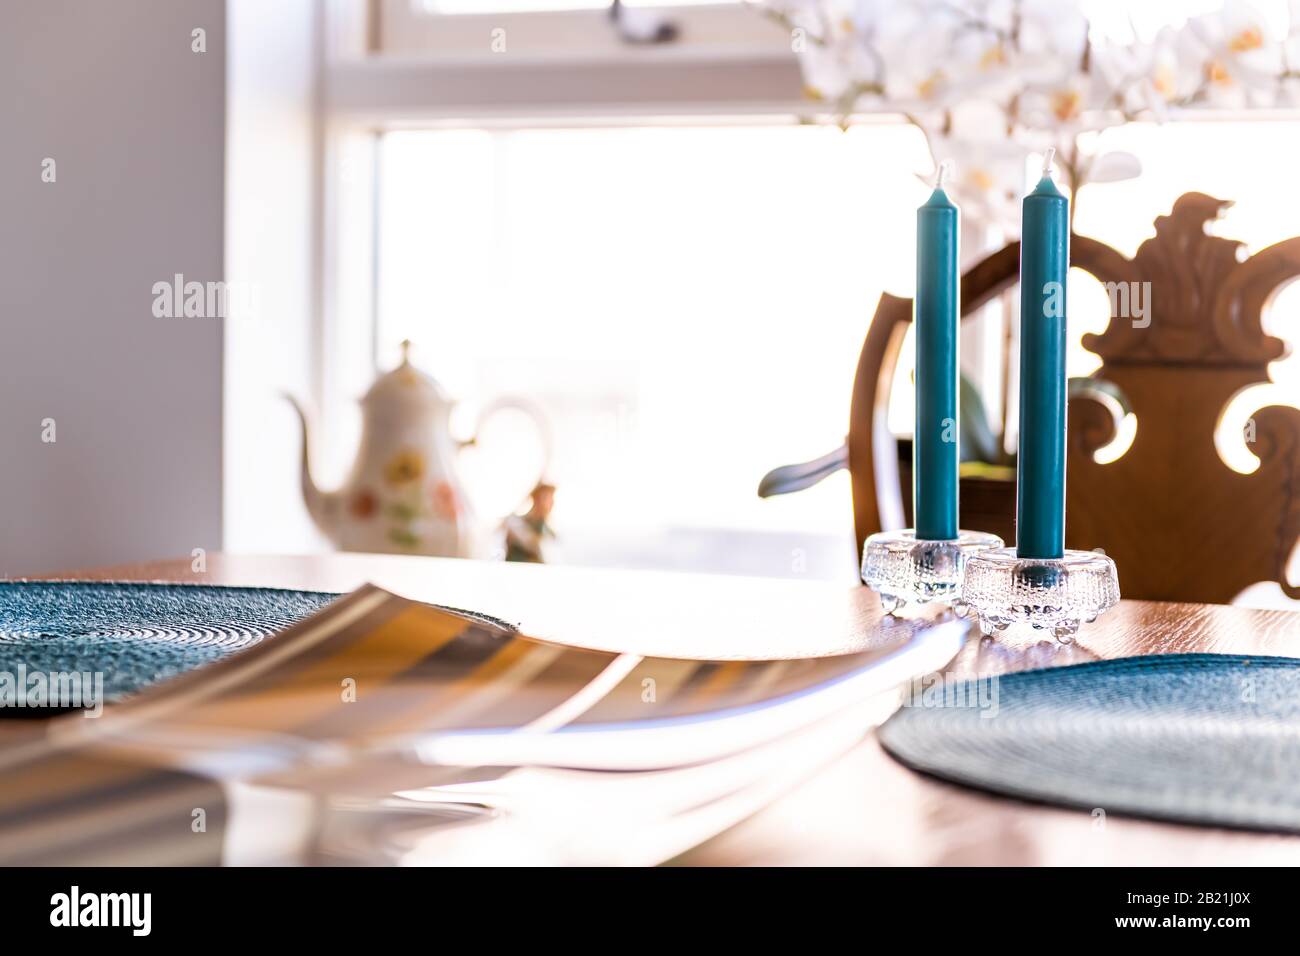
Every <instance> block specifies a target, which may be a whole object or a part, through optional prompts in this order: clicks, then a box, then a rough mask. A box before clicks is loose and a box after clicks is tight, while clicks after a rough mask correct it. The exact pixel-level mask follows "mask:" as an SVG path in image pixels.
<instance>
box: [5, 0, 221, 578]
mask: <svg viewBox="0 0 1300 956" xmlns="http://www.w3.org/2000/svg"><path fill="white" fill-rule="evenodd" d="M196 27H202V28H204V29H205V30H206V31H207V38H206V39H207V52H206V53H202V54H199V53H194V52H192V51H191V30H193V29H194V28H196ZM225 47H226V42H225V3H224V2H222V0H113V2H103V0H5V2H4V3H0V443H2V444H0V448H2V449H3V456H4V457H3V462H0V574H3V575H19V574H32V573H39V572H45V571H53V570H60V569H62V570H71V569H74V568H78V567H87V566H90V565H95V564H103V563H106V562H118V561H129V560H138V559H145V558H155V557H163V556H169V555H177V554H188V553H189V552H190V551H191V549H193V548H198V547H202V548H207V549H215V548H217V547H219V546H220V534H221V436H222V421H221V408H222V404H221V374H222V355H221V349H222V330H221V326H220V320H219V319H213V318H190V319H170V318H155V317H154V316H153V314H152V305H153V298H154V296H153V292H152V291H151V287H152V286H153V284H154V283H155V282H158V281H160V280H167V279H169V278H170V277H171V276H172V275H173V274H174V273H177V272H180V273H183V274H184V275H185V277H186V279H187V280H190V279H193V280H198V281H202V282H206V281H208V280H218V279H221V278H222V275H221V273H222V205H223V161H224V145H225V135H224V134H225V56H226V50H225ZM46 157H49V158H52V159H54V160H55V162H56V164H57V165H56V172H57V181H56V182H54V183H45V182H42V180H41V172H42V161H43V160H44V159H45V158H46ZM47 418H52V419H54V420H55V422H56V429H57V431H56V435H57V440H56V441H55V442H54V443H52V444H47V443H45V442H43V441H42V420H43V419H47Z"/></svg>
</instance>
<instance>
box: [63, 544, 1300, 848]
mask: <svg viewBox="0 0 1300 956" xmlns="http://www.w3.org/2000/svg"><path fill="white" fill-rule="evenodd" d="M59 577H63V578H73V577H75V578H85V579H100V580H119V581H180V582H195V583H207V584H225V585H244V586H262V587H284V588H301V589H307V590H325V591H350V590H352V589H353V588H355V587H358V586H359V585H361V584H364V583H366V582H370V583H374V584H377V585H379V586H381V587H384V588H387V589H388V590H390V591H393V592H395V593H397V594H401V595H403V596H406V597H410V598H414V599H417V600H422V601H430V602H434V603H438V604H446V605H451V606H454V607H461V608H467V609H472V610H475V611H480V612H483V613H486V614H491V615H494V616H496V617H499V618H503V619H505V620H507V621H510V622H511V623H513V624H517V625H519V626H520V627H521V629H522V630H523V631H524V632H525V633H527V634H530V635H532V636H535V637H539V638H546V639H549V640H554V641H560V642H564V643H569V644H577V645H582V646H586V647H593V648H601V649H605V650H612V651H626V652H632V653H638V654H644V655H664V656H684V657H700V658H774V657H797V656H808V655H826V654H839V653H845V652H849V651H854V650H861V649H866V648H870V647H879V646H883V645H887V644H891V643H894V642H896V641H900V640H904V639H906V637H907V635H908V634H909V633H910V632H911V631H912V630H913V629H915V628H916V627H917V626H919V625H920V623H922V622H921V621H919V620H896V619H893V618H888V617H885V616H883V615H882V614H881V612H880V606H879V602H878V601H877V599H876V597H875V595H874V594H872V593H871V592H870V591H868V590H867V589H866V588H863V587H844V586H841V585H837V584H829V583H826V582H818V581H801V580H780V579H767V578H745V577H736V576H722V575H704V574H679V573H672V572H645V571H618V570H611V569H589V568H574V567H542V566H535V565H522V564H501V563H488V562H477V561H459V560H453V559H442V558H418V557H398V556H387V555H357V554H329V555H312V556H276V557H272V556H244V555H222V554H212V555H208V557H207V563H206V568H205V569H204V570H201V571H195V570H194V569H193V567H192V562H191V559H189V558H181V559H176V560H168V561H159V562H153V563H147V564H134V565H121V566H116V567H110V568H96V569H92V570H89V571H81V572H75V573H72V574H65V575H59ZM1186 652H1217V653H1250V654H1271V655H1283V656H1291V657H1300V614H1295V613H1291V612H1286V611H1256V610H1247V609H1244V608H1233V607H1223V606H1218V605H1197V604H1168V603H1157V602H1148V601H1124V602H1122V603H1121V604H1120V606H1119V607H1118V608H1115V609H1114V610H1112V611H1111V612H1109V613H1108V614H1106V615H1103V616H1102V617H1101V618H1100V619H1099V620H1098V621H1097V622H1096V623H1095V624H1092V625H1088V626H1086V627H1084V628H1083V629H1082V630H1081V631H1080V633H1079V637H1078V641H1077V642H1076V644H1075V645H1073V646H1071V647H1059V646H1052V645H1048V644H1041V645H1035V646H1027V645H1010V644H1007V643H1005V642H998V641H992V640H989V639H983V640H981V639H979V636H978V633H977V632H976V633H974V634H973V635H972V638H971V639H970V640H969V641H968V642H967V645H966V647H965V649H964V650H963V651H962V652H961V653H960V655H959V656H958V658H957V659H956V660H955V661H954V662H953V664H952V666H951V668H950V670H951V671H952V672H954V673H960V674H963V675H972V676H973V675H977V674H979V675H984V674H995V673H1006V672H1010V671H1015V670H1023V669H1026V668H1030V667H1044V666H1055V665H1060V664H1069V663H1077V662H1080V661H1086V660H1095V659H1098V658H1112V657H1127V656H1132V655H1135V654H1169V653H1186ZM690 862H694V863H702V864H819V863H820V864H886V865H887V864H908V865H912V864H917V865H922V864H925V865H929V864H961V865H974V864H986V863H987V864H1007V865H1025V864H1047V865H1091V864H1107V865H1139V866H1141V865H1157V864H1159V865H1179V864H1217V865H1233V864H1286V865H1296V864H1300V836H1282V835H1271V834H1258V833H1246V832H1236V831H1229V830H1222V829H1215V828H1209V827H1192V826H1185V825H1176V824H1164V823H1152V822H1146V821H1140V820H1131V819H1125V818H1122V817H1118V816H1114V815H1111V816H1108V817H1105V818H1104V820H1098V819H1096V818H1094V816H1093V814H1091V813H1090V812H1085V811H1075V810H1063V809H1056V808H1050V807H1042V806H1036V805H1032V804H1027V803H1023V802H1020V801H1016V800H1009V799H1005V798H1000V797H993V796H988V795H984V794H980V793H976V792H973V791H968V790H966V789H963V788H959V787H955V786H951V785H949V784H945V783H941V782H938V781H936V780H933V779H930V778H928V777H924V776H921V775H919V774H916V773H914V772H912V771H910V770H907V769H905V768H904V767H902V766H900V765H899V764H897V763H895V762H894V761H893V760H892V759H891V758H890V757H889V756H888V755H886V754H885V753H884V752H883V751H882V750H881V749H880V747H879V745H878V744H877V742H876V741H875V739H874V737H872V738H870V739H867V740H865V741H864V742H863V743H862V744H861V745H860V746H858V747H857V748H856V749H854V750H852V751H851V752H850V753H848V754H846V755H845V756H844V757H842V758H840V759H839V760H837V761H836V762H834V763H833V764H832V765H830V766H828V767H826V768H825V769H824V770H823V771H822V772H820V773H819V774H818V775H817V776H816V777H814V778H813V779H811V780H809V781H807V782H806V783H804V784H802V785H801V786H800V787H799V788H797V789H796V790H794V791H792V792H791V793H789V794H787V795H786V796H785V797H783V798H781V799H780V800H779V801H778V802H776V803H774V804H772V805H771V806H769V807H768V808H767V809H766V810H764V811H762V812H760V813H759V814H758V815H756V816H754V817H752V818H751V819H749V820H747V821H745V822H744V823H742V824H740V825H739V826H737V827H735V828H734V829H732V830H730V831H728V832H727V833H725V834H723V835H722V836H720V837H717V838H716V839H714V840H712V841H711V842H710V843H708V844H706V845H705V846H704V847H702V848H700V849H699V850H698V851H696V852H695V853H694V854H692V855H691V858H690Z"/></svg>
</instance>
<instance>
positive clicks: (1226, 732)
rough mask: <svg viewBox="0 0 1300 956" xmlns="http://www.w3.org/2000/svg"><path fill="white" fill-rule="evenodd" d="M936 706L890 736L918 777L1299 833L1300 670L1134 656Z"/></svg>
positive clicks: (1260, 662) (896, 725)
mask: <svg viewBox="0 0 1300 956" xmlns="http://www.w3.org/2000/svg"><path fill="white" fill-rule="evenodd" d="M929 696H930V700H929V702H928V703H927V701H926V695H925V694H923V693H922V694H914V695H912V697H913V703H912V704H911V705H910V706H906V707H904V708H903V709H902V710H900V711H898V712H897V713H896V714H895V715H894V716H893V717H892V718H891V719H890V720H889V721H887V722H886V723H885V724H884V726H883V727H881V728H880V739H881V742H882V743H883V745H884V747H885V749H886V750H887V751H888V752H889V753H891V754H893V755H894V757H896V758H897V759H898V760H900V761H902V762H903V763H904V764H906V765H907V766H909V767H912V768H914V769H917V770H921V771H924V772H926V773H929V774H932V775H934V776H936V777H941V778H943V779H945V780H949V781H952V782H954V783H960V784H966V785H968V786H972V787H977V788H979V789H982V790H988V791H992V792H994V793H999V794H1005V795H1007V796H1012V797H1020V798H1023V799H1027V800H1034V801H1039V802H1047V803H1054V804H1061V805H1063V806H1069V807H1079V808H1083V809H1087V810H1093V809H1097V808H1100V809H1102V810H1104V811H1106V812H1107V813H1121V814H1130V815H1137V816H1142V817H1151V818H1157V819H1164V820H1176V821H1181V822H1188V823H1202V824H1219V825H1223V826H1231V827H1246V828H1252V829H1266V830H1285V831H1300V660H1295V659H1292V658H1284V657H1254V656H1246V657H1241V656H1232V655H1222V654H1170V655H1160V656H1152V657H1130V658H1123V659H1120V660H1111V661H1096V662H1092V663H1087V664H1077V665H1074V666H1069V667H1056V668H1050V669H1047V670H1037V671H1025V672H1022V673H1018V674H1010V675H1006V676H1003V677H1000V678H996V679H992V678H984V679H982V680H980V681H978V682H967V683H966V684H965V685H963V686H961V687H958V688H952V687H950V688H948V689H947V692H946V693H944V694H942V695H940V694H937V693H932V694H930V695H929ZM941 698H942V699H941ZM951 704H958V706H950V705H951ZM982 715H987V716H982Z"/></svg>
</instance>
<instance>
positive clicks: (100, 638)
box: [0, 581, 338, 716]
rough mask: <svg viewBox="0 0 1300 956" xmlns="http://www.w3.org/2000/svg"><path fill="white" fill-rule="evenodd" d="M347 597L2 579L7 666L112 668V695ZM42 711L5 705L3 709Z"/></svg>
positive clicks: (1, 630)
mask: <svg viewBox="0 0 1300 956" xmlns="http://www.w3.org/2000/svg"><path fill="white" fill-rule="evenodd" d="M336 597H338V595H337V594H326V593H322V592H316V591H283V590H278V589H275V588H230V587H212V586H208V585H190V584H114V583H98V582H95V583H91V582H81V581H76V582H72V581H53V582H44V581H21V582H18V581H15V582H0V672H3V673H7V674H11V675H13V674H17V673H18V672H19V669H20V666H21V668H22V670H24V671H25V672H26V673H27V674H32V673H34V672H40V673H45V674H48V673H102V674H103V688H104V699H105V700H107V701H112V700H116V699H119V698H121V697H123V696H125V695H127V694H131V693H133V692H135V691H138V690H140V689H142V688H144V687H147V686H149V685H150V684H153V683H156V682H158V681H161V680H166V679H167V678H169V677H174V676H176V675H177V674H181V673H184V672H185V671H188V670H191V669H193V668H195V667H198V666H200V665H202V664H206V663H208V662H209V661H213V660H216V659H217V658H220V657H224V656H225V655H227V654H230V653H233V652H234V651H237V650H240V649H242V648H245V647H249V646H250V645H252V644H256V643H257V642H258V641H260V640H262V639H263V638H264V637H267V636H268V635H271V634H275V633H276V632H277V631H280V630H282V629H284V628H286V627H288V626H289V625H290V624H293V623H295V622H297V621H300V620H302V619H303V618H304V617H307V616H308V615H310V614H312V613H314V612H315V611H317V610H319V609H320V608H322V607H324V606H325V605H326V604H328V603H329V602H330V601H332V600H334V599H335V598H336ZM6 714H7V715H9V716H33V714H31V713H20V712H18V710H17V709H14V708H0V716H4V715H6Z"/></svg>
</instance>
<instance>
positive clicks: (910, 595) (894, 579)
mask: <svg viewBox="0 0 1300 956" xmlns="http://www.w3.org/2000/svg"><path fill="white" fill-rule="evenodd" d="M1000 547H1002V539H1001V538H999V537H998V536H997V535H995V534H984V533H983V532H981V531H958V532H957V537H956V538H954V539H952V540H951V541H927V540H925V539H924V538H918V537H917V536H916V532H915V531H913V530H911V529H910V528H909V529H908V530H906V531H882V532H881V533H880V534H873V535H872V536H871V537H869V538H868V539H867V543H866V544H865V545H864V546H863V549H862V583H863V584H865V585H866V586H867V587H869V588H871V589H872V590H873V591H875V592H877V593H878V594H879V595H880V605H881V607H883V608H884V609H885V613H886V614H893V613H894V612H895V611H897V610H899V609H900V608H902V607H903V606H904V605H906V604H908V603H909V602H910V603H912V604H929V603H930V602H932V601H940V602H943V603H945V604H953V603H955V602H957V601H959V600H960V599H961V594H962V579H963V576H964V572H965V569H966V563H967V559H969V558H970V557H971V556H972V555H975V554H979V553H980V552H982V551H987V550H989V549H990V548H1000Z"/></svg>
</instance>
